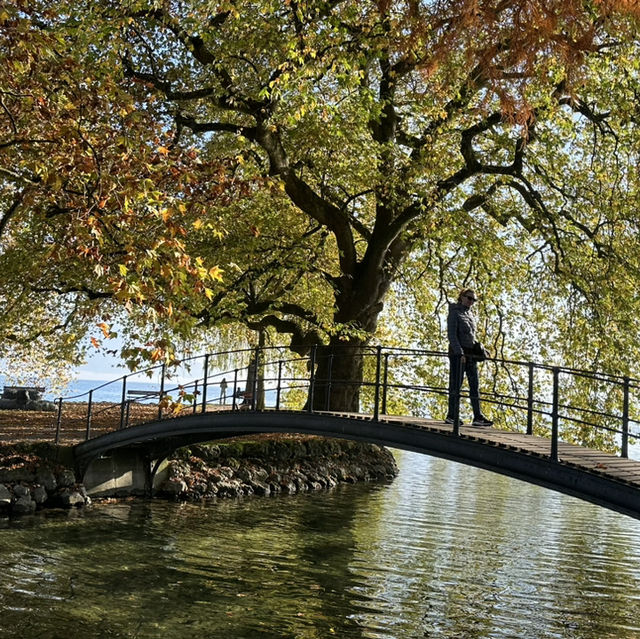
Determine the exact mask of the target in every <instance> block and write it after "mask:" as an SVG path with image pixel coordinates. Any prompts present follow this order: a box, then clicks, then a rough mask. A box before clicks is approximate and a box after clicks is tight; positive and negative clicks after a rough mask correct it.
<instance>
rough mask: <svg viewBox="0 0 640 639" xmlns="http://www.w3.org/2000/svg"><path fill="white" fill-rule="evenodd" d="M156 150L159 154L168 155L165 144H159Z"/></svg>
mask: <svg viewBox="0 0 640 639" xmlns="http://www.w3.org/2000/svg"><path fill="white" fill-rule="evenodd" d="M156 151H157V152H158V153H159V154H160V155H165V156H166V155H169V149H168V148H167V147H166V146H159V147H158V148H157V149H156Z"/></svg>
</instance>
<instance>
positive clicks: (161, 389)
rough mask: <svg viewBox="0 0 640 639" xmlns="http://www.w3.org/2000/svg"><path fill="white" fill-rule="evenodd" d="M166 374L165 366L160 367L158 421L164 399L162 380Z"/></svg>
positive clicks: (160, 416)
mask: <svg viewBox="0 0 640 639" xmlns="http://www.w3.org/2000/svg"><path fill="white" fill-rule="evenodd" d="M166 372H167V365H166V364H163V365H162V374H161V376H160V394H159V395H158V419H162V400H163V399H164V378H165V374H166Z"/></svg>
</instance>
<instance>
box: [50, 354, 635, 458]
mask: <svg viewBox="0 0 640 639" xmlns="http://www.w3.org/2000/svg"><path fill="white" fill-rule="evenodd" d="M345 361H351V362H353V361H357V362H358V370H360V371H361V378H360V379H355V380H354V379H353V376H349V377H346V376H343V375H341V373H340V370H341V364H343V363H344V362H345ZM481 366H482V367H483V369H482V374H481V392H480V400H481V401H482V402H483V403H488V404H492V405H494V406H496V407H499V408H500V415H501V419H502V420H503V423H501V424H500V426H501V427H505V426H508V422H509V421H511V422H514V425H513V428H509V429H510V430H519V431H522V432H525V433H527V434H529V435H531V434H534V433H535V434H538V435H543V436H547V437H549V438H550V451H549V455H550V457H551V459H553V460H557V459H558V442H559V441H566V440H569V441H573V442H575V443H579V444H588V445H589V446H590V447H592V448H593V447H595V448H605V449H608V450H611V449H614V448H615V449H617V450H619V452H620V454H621V456H622V457H628V454H629V443H630V440H632V439H634V438H640V432H639V429H638V427H639V426H640V421H639V419H640V401H639V400H640V394H639V393H638V390H639V389H640V380H637V379H633V378H630V377H624V376H616V375H608V374H604V373H599V372H593V371H585V370H579V369H571V368H567V367H561V366H549V365H545V364H537V363H534V362H521V361H513V360H503V359H488V360H486V361H485V362H484V363H482V364H481ZM193 369H199V373H198V374H197V375H196V376H195V377H190V375H191V374H192V373H193ZM448 371H449V358H448V355H447V353H444V352H442V351H428V350H420V349H402V348H393V349H392V348H385V347H382V346H374V347H360V348H353V347H349V346H344V347H338V348H336V347H333V348H331V349H329V348H328V347H314V348H312V350H311V352H310V354H309V355H308V356H297V355H294V354H292V351H290V350H287V349H284V348H282V347H266V348H254V349H240V350H230V351H224V352H219V353H207V354H205V355H199V356H195V357H191V358H186V359H184V360H182V361H181V362H180V363H179V364H177V365H175V366H173V367H171V368H169V367H168V366H166V365H165V364H159V365H157V366H154V367H151V368H148V369H145V370H143V371H138V372H136V373H131V374H128V375H123V376H121V377H119V378H117V379H115V380H113V381H110V382H105V383H104V384H101V385H99V386H97V387H95V388H93V389H91V390H89V391H88V392H86V393H81V394H77V395H74V396H70V397H60V398H58V399H57V400H56V402H57V409H58V410H57V419H56V435H55V441H56V443H59V442H60V440H61V438H62V437H63V436H64V435H65V433H68V432H73V433H74V434H75V437H76V438H77V437H78V432H79V431H81V432H82V433H83V436H84V438H85V439H90V438H91V437H92V436H95V435H99V434H102V432H104V431H105V430H113V429H114V427H113V424H115V425H116V427H117V428H120V429H123V428H128V427H130V426H132V425H135V424H139V423H143V422H145V421H147V422H148V421H153V420H160V419H164V418H169V417H172V416H175V415H184V414H185V412H186V411H190V412H192V413H197V412H201V413H204V412H207V411H214V410H251V411H256V410H264V409H270V410H275V411H278V410H305V411H307V412H315V411H329V410H342V411H345V410H349V408H346V409H345V408H344V406H336V404H335V401H334V400H335V399H336V398H337V397H345V396H355V397H357V410H358V411H360V412H361V413H363V412H364V413H365V414H366V415H367V416H369V417H370V419H373V420H376V421H377V420H379V419H380V417H381V415H403V416H420V417H431V418H434V416H435V418H436V419H437V418H438V417H441V415H442V414H443V411H444V410H446V404H447V401H448V395H449V389H448ZM185 372H186V373H188V374H189V377H187V376H186V375H185V374H184V373H185ZM154 377H155V378H156V380H157V381H155V382H154V383H153V384H150V383H149V382H146V385H147V386H150V385H153V388H147V389H136V388H133V386H135V385H136V384H138V385H140V383H141V379H146V380H149V379H152V378H154ZM223 380H224V382H223ZM107 389H109V391H110V393H111V396H113V395H114V394H115V392H114V390H115V391H117V394H118V398H119V401H96V398H97V397H100V396H103V397H104V395H105V391H106V390H107ZM227 390H228V391H229V393H228V395H227ZM454 393H455V398H454V399H455V404H456V406H457V407H458V411H459V409H460V406H461V402H462V400H466V399H469V394H468V392H466V391H464V390H461V391H455V390H454ZM85 405H86V409H85ZM70 407H72V408H75V410H73V411H71V413H72V415H67V414H65V411H68V409H69V408H70ZM78 407H81V408H82V409H83V410H85V412H84V414H82V415H80V414H78ZM350 409H351V410H353V406H351V407H350ZM106 422H109V424H110V426H109V427H105V426H104V424H105V423H106ZM97 423H101V424H102V426H100V427H96V424H97ZM521 425H523V427H522V426H521ZM453 432H454V434H456V435H457V434H459V433H460V422H459V420H455V423H454V425H453Z"/></svg>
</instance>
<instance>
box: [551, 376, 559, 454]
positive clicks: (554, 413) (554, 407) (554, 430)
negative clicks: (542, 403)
mask: <svg viewBox="0 0 640 639" xmlns="http://www.w3.org/2000/svg"><path fill="white" fill-rule="evenodd" d="M559 376H560V369H559V368H558V367H557V366H554V367H553V399H552V404H551V461H558V404H559V399H558V394H559V388H560V386H559V383H558V378H559Z"/></svg>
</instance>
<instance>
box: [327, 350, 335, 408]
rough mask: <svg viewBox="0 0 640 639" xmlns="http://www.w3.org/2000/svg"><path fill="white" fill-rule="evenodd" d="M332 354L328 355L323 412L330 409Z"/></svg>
mask: <svg viewBox="0 0 640 639" xmlns="http://www.w3.org/2000/svg"><path fill="white" fill-rule="evenodd" d="M332 380H333V353H330V355H329V369H328V371H327V401H326V402H325V410H326V411H329V410H330V408H331V390H332V388H333V381H332Z"/></svg>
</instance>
